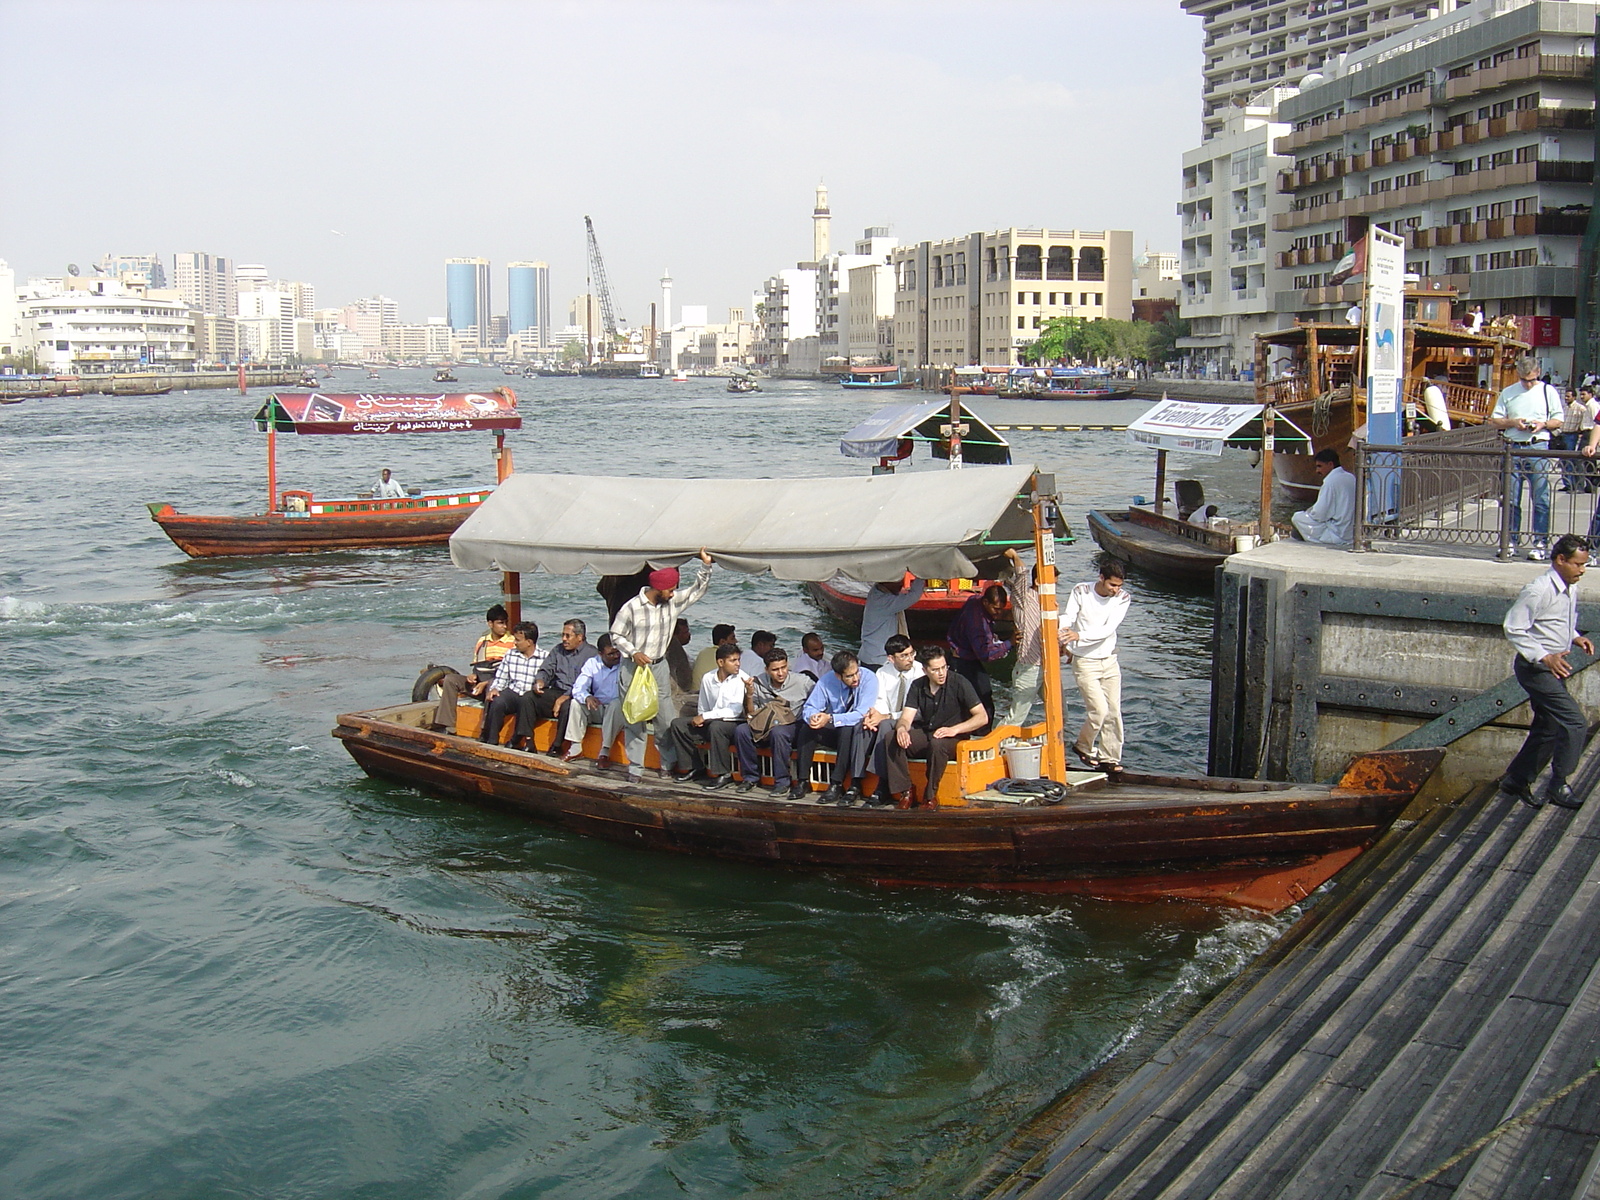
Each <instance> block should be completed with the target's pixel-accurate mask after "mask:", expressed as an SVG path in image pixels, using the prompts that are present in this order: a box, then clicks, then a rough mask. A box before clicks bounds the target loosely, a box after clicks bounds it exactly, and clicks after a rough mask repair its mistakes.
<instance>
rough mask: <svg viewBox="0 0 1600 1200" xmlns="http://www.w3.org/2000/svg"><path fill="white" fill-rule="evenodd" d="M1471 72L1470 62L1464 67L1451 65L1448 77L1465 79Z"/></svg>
mask: <svg viewBox="0 0 1600 1200" xmlns="http://www.w3.org/2000/svg"><path fill="white" fill-rule="evenodd" d="M1471 74H1472V64H1471V63H1468V64H1467V65H1466V66H1464V67H1451V68H1450V74H1449V76H1448V78H1450V79H1465V78H1466V77H1467V76H1468V75H1471Z"/></svg>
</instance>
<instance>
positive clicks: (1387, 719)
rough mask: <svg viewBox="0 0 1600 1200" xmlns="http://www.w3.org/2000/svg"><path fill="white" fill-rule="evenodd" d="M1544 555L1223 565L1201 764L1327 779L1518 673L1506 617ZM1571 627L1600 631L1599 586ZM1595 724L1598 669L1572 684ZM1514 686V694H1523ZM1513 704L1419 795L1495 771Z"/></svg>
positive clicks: (1327, 555) (1260, 554)
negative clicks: (1513, 559) (1205, 753)
mask: <svg viewBox="0 0 1600 1200" xmlns="http://www.w3.org/2000/svg"><path fill="white" fill-rule="evenodd" d="M1545 570H1548V567H1546V566H1545V565H1544V564H1542V563H1527V562H1517V563H1496V562H1489V561H1481V560H1471V559H1459V558H1442V557H1439V558H1435V557H1425V556H1420V555H1410V554H1404V555H1402V554H1353V553H1350V552H1348V551H1344V550H1336V549H1332V548H1327V547H1315V546H1308V545H1306V544H1305V543H1303V542H1277V543H1274V544H1272V545H1268V546H1263V547H1260V548H1258V549H1256V550H1253V551H1250V552H1249V553H1246V554H1236V555H1234V556H1233V557H1231V558H1229V559H1228V560H1227V562H1226V563H1225V564H1224V567H1223V570H1222V571H1221V572H1220V573H1219V581H1218V589H1217V611H1216V618H1215V621H1216V624H1215V631H1214V634H1215V641H1214V658H1213V665H1212V698H1211V706H1212V710H1211V758H1210V768H1211V770H1212V772H1213V773H1215V774H1221V775H1241V776H1245V777H1256V778H1266V779H1292V780H1298V781H1310V780H1320V779H1329V778H1331V777H1333V776H1335V775H1337V774H1338V773H1339V771H1340V770H1341V769H1342V768H1343V767H1344V765H1345V764H1346V763H1347V762H1348V761H1349V760H1350V758H1351V757H1352V756H1354V755H1356V754H1360V753H1364V752H1366V751H1368V750H1375V749H1378V748H1380V747H1383V746H1386V745H1388V744H1389V743H1391V742H1393V741H1395V740H1396V739H1397V738H1400V737H1403V736H1405V735H1406V734H1408V733H1410V732H1411V731H1412V730H1414V729H1416V728H1418V727H1419V726H1421V725H1424V724H1426V723H1427V722H1429V721H1431V720H1433V719H1434V718H1436V717H1439V716H1441V715H1443V714H1444V713H1446V712H1448V711H1450V710H1451V709H1453V708H1455V707H1456V706H1457V705H1459V704H1462V703H1465V702H1467V701H1470V700H1472V699H1473V698H1474V697H1476V696H1478V695H1479V694H1480V693H1482V692H1485V691H1487V690H1488V689H1490V688H1492V687H1494V686H1495V685H1496V684H1498V683H1500V682H1501V681H1502V680H1505V679H1507V678H1508V677H1509V676H1510V675H1511V663H1512V650H1511V646H1510V644H1509V643H1508V642H1507V641H1506V640H1505V636H1504V633H1503V632H1502V630H1501V621H1502V620H1504V618H1505V613H1506V610H1507V609H1508V608H1509V607H1510V606H1511V603H1512V601H1513V600H1514V599H1515V598H1516V595H1517V593H1518V591H1520V590H1521V588H1522V586H1523V584H1525V583H1526V582H1527V581H1528V580H1529V579H1532V578H1534V577H1535V576H1537V575H1539V574H1541V573H1542V572H1544V571H1545ZM1579 602H1580V603H1579V612H1580V621H1579V624H1580V626H1581V627H1583V628H1585V629H1595V628H1600V593H1597V594H1596V600H1595V601H1590V602H1588V603H1585V602H1584V597H1583V592H1582V590H1581V586H1580V591H1579ZM1571 686H1572V689H1573V694H1574V695H1575V696H1576V697H1577V698H1578V699H1579V701H1580V703H1582V704H1583V706H1584V708H1585V710H1586V711H1587V712H1588V714H1589V719H1590V721H1591V722H1593V721H1596V720H1600V670H1596V671H1585V672H1582V673H1580V674H1579V675H1577V676H1575V677H1574V679H1573V681H1572V685H1571ZM1518 695H1519V696H1520V693H1518ZM1528 720H1529V711H1528V707H1527V705H1526V703H1513V704H1511V705H1507V706H1505V707H1504V708H1503V709H1502V710H1500V711H1498V712H1497V713H1496V715H1495V716H1494V719H1493V720H1491V721H1489V722H1488V723H1487V724H1485V725H1483V726H1481V727H1480V728H1478V729H1477V730H1475V731H1474V732H1472V733H1469V734H1467V735H1466V736H1465V737H1463V738H1461V739H1460V740H1459V741H1456V742H1454V743H1453V744H1452V745H1451V746H1450V751H1449V753H1448V754H1447V755H1446V756H1445V761H1444V764H1443V766H1442V767H1441V768H1440V770H1439V772H1438V773H1437V774H1436V775H1435V776H1434V778H1433V780H1432V781H1431V782H1430V783H1429V785H1428V788H1427V789H1426V791H1425V792H1424V798H1429V799H1432V798H1450V799H1454V798H1456V797H1458V796H1461V795H1463V794H1464V793H1465V792H1466V791H1468V790H1469V789H1470V788H1471V787H1473V786H1474V785H1476V784H1478V783H1482V782H1484V781H1486V780H1492V779H1495V778H1498V777H1499V775H1500V774H1501V772H1502V771H1503V770H1504V768H1505V764H1506V763H1507V762H1508V761H1509V760H1510V758H1511V756H1512V755H1513V754H1515V753H1516V749H1517V747H1518V746H1519V745H1521V743H1522V739H1523V737H1524V736H1525V734H1526V732H1527V727H1528Z"/></svg>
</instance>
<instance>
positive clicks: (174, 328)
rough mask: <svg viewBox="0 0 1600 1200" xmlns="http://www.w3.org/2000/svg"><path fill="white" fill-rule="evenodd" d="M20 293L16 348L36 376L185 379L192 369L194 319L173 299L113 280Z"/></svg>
mask: <svg viewBox="0 0 1600 1200" xmlns="http://www.w3.org/2000/svg"><path fill="white" fill-rule="evenodd" d="M25 290H26V292H27V293H29V294H27V295H25V296H24V297H23V298H22V299H21V300H20V302H19V304H18V309H19V322H18V323H19V326H20V331H19V332H20V337H19V343H20V345H21V347H22V349H24V350H27V349H32V350H33V351H34V355H35V359H36V361H37V363H38V369H39V370H41V371H44V372H47V373H49V372H56V373H62V374H91V373H100V372H109V371H138V370H155V371H186V370H189V369H191V368H192V367H193V366H194V362H195V336H194V318H193V316H192V314H191V313H190V311H189V306H188V305H187V304H186V303H185V302H184V301H182V300H180V299H179V298H178V297H177V296H176V295H174V294H173V293H172V292H165V293H157V294H152V293H151V292H150V291H147V290H146V289H144V288H140V287H124V286H123V285H122V284H120V283H118V282H117V281H116V280H113V279H92V280H71V281H70V282H69V281H67V280H30V281H29V284H28V287H27V289H25ZM13 294H15V293H13Z"/></svg>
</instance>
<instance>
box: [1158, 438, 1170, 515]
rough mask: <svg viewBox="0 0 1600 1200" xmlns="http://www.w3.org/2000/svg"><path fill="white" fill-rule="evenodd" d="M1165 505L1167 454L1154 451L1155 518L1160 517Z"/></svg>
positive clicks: (1163, 451)
mask: <svg viewBox="0 0 1600 1200" xmlns="http://www.w3.org/2000/svg"><path fill="white" fill-rule="evenodd" d="M1166 504H1167V452H1166V451H1165V450H1157V451H1156V516H1158V517H1159V516H1161V514H1162V510H1163V509H1165V508H1166Z"/></svg>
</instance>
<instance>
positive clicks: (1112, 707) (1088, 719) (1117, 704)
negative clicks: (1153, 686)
mask: <svg viewBox="0 0 1600 1200" xmlns="http://www.w3.org/2000/svg"><path fill="white" fill-rule="evenodd" d="M1072 676H1073V678H1074V679H1076V680H1077V681H1078V691H1080V692H1082V693H1083V709H1084V719H1083V728H1082V729H1080V730H1078V740H1077V742H1076V743H1075V744H1074V745H1075V748H1076V749H1077V750H1078V752H1079V753H1081V754H1083V755H1084V756H1085V757H1087V758H1093V759H1098V760H1099V761H1100V762H1104V763H1120V762H1121V761H1122V667H1121V665H1120V664H1119V663H1118V662H1117V656H1116V655H1115V654H1112V655H1108V656H1107V657H1105V658H1075V659H1073V660H1072Z"/></svg>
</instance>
